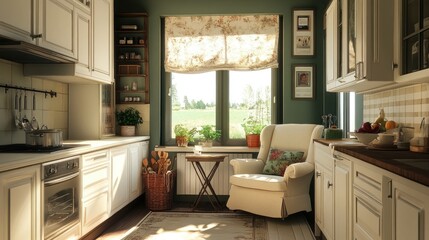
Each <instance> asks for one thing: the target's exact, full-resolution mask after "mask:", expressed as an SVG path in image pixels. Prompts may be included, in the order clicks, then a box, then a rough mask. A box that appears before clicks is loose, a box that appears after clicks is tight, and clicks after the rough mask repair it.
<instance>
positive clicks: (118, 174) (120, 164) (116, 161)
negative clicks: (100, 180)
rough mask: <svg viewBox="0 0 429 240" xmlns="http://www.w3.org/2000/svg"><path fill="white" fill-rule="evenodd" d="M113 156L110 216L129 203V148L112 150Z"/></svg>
mask: <svg viewBox="0 0 429 240" xmlns="http://www.w3.org/2000/svg"><path fill="white" fill-rule="evenodd" d="M110 156H111V159H110V161H111V182H110V191H111V201H112V202H111V209H110V214H111V215H112V214H114V213H116V212H117V211H118V210H119V209H121V208H122V207H124V206H125V205H126V204H127V203H128V196H129V189H128V185H129V184H128V177H129V176H128V163H127V161H128V147H127V146H124V147H117V148H112V149H111V151H110Z"/></svg>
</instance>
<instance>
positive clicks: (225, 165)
mask: <svg viewBox="0 0 429 240" xmlns="http://www.w3.org/2000/svg"><path fill="white" fill-rule="evenodd" d="M187 154H193V153H177V163H176V164H177V194H178V195H198V193H199V191H200V189H201V183H200V180H199V179H198V176H197V175H196V173H195V170H194V168H193V167H192V164H191V163H190V162H188V161H186V158H185V156H186V155H187ZM216 154H220V153H216ZM222 154H226V155H228V156H227V157H226V158H225V160H224V161H223V162H221V163H220V164H219V168H218V169H217V171H216V173H215V175H214V176H213V179H212V181H211V184H212V186H213V189H214V190H215V192H216V194H217V195H229V187H230V186H229V177H230V176H231V175H232V174H233V170H232V166H231V165H230V164H229V160H231V159H234V158H252V154H251V153H238V154H235V153H234V154H233V153H222ZM213 165H214V163H207V162H203V163H201V166H202V167H203V168H204V171H205V172H206V174H207V175H208V174H209V173H210V170H211V169H212V167H213Z"/></svg>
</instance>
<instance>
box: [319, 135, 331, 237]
mask: <svg viewBox="0 0 429 240" xmlns="http://www.w3.org/2000/svg"><path fill="white" fill-rule="evenodd" d="M314 156H315V159H314V160H315V176H314V178H315V180H314V181H315V204H316V206H315V216H316V217H315V218H316V227H319V228H320V230H321V231H322V232H323V235H324V236H325V237H326V239H328V240H329V239H334V190H333V189H334V185H333V184H334V181H333V168H334V160H333V158H332V155H331V154H330V149H329V147H327V146H324V145H322V144H320V143H315V144H314Z"/></svg>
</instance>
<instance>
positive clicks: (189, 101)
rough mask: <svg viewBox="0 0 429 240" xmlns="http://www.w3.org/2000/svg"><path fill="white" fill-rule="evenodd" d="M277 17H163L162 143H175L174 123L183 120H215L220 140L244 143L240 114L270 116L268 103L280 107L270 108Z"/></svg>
mask: <svg viewBox="0 0 429 240" xmlns="http://www.w3.org/2000/svg"><path fill="white" fill-rule="evenodd" d="M279 19H280V17H279V16H276V15H254V16H193V17H166V18H165V19H163V26H164V28H163V31H162V32H163V37H164V41H163V46H162V49H163V63H164V70H165V74H164V75H163V76H164V77H163V79H164V81H163V89H165V92H164V96H163V98H162V99H165V102H164V103H163V104H162V106H163V115H162V120H163V126H164V128H163V129H164V131H163V134H162V138H163V139H162V144H165V145H175V136H174V127H175V125H177V124H183V125H185V126H187V127H190V128H192V127H197V128H198V127H201V126H203V125H215V126H216V129H219V130H221V132H222V137H221V141H220V144H221V145H245V133H244V130H243V127H242V126H241V124H242V123H243V121H244V119H246V118H247V117H253V118H256V119H259V120H261V121H263V123H265V124H266V125H268V124H270V123H271V122H274V121H273V120H272V119H274V118H273V116H275V111H274V110H273V109H280V108H278V107H277V108H274V106H275V105H274V99H275V94H274V93H275V92H276V91H277V89H276V83H277V77H278V76H279V74H278V63H277V58H278V56H277V54H278V52H281V51H280V48H279V45H278V42H279V40H278V38H279V35H281V34H279V31H281V29H282V27H281V24H280V23H281V20H279ZM214 23H217V24H214ZM201 26H204V27H201ZM215 144H216V143H215Z"/></svg>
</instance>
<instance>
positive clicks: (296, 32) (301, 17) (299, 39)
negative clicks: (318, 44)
mask: <svg viewBox="0 0 429 240" xmlns="http://www.w3.org/2000/svg"><path fill="white" fill-rule="evenodd" d="M292 17H293V21H292V22H293V31H292V49H293V50H292V55H293V56H314V52H315V48H314V47H315V46H314V43H315V41H314V10H312V9H303V10H293V14H292Z"/></svg>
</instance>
